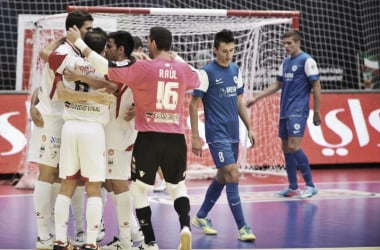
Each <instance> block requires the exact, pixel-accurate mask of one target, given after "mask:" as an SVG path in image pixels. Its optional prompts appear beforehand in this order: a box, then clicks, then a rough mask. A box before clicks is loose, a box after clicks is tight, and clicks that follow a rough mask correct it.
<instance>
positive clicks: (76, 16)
mask: <svg viewBox="0 0 380 250" xmlns="http://www.w3.org/2000/svg"><path fill="white" fill-rule="evenodd" d="M86 21H94V18H93V17H92V16H91V14H90V13H89V12H87V11H84V10H76V11H73V12H70V13H69V14H67V17H66V23H65V26H66V30H69V28H71V27H73V26H74V25H76V26H77V27H78V29H80V28H81V27H82V26H83V24H84V22H86Z"/></svg>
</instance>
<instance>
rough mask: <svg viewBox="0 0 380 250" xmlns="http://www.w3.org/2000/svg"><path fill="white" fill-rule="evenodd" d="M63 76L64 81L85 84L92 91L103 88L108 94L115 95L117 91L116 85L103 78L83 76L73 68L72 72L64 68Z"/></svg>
mask: <svg viewBox="0 0 380 250" xmlns="http://www.w3.org/2000/svg"><path fill="white" fill-rule="evenodd" d="M63 75H64V76H65V79H67V80H68V81H72V82H75V81H81V82H85V83H87V84H88V85H89V86H90V87H91V88H93V89H103V88H105V89H106V90H107V92H109V93H115V92H116V90H117V89H118V85H117V84H116V83H113V82H110V81H107V80H105V79H104V78H99V77H95V76H89V75H85V74H83V73H82V72H81V71H80V70H79V69H77V68H75V69H74V70H71V69H68V68H66V69H65V71H64V72H63Z"/></svg>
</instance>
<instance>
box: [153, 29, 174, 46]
mask: <svg viewBox="0 0 380 250" xmlns="http://www.w3.org/2000/svg"><path fill="white" fill-rule="evenodd" d="M149 38H150V40H151V41H155V42H156V46H157V49H158V50H163V51H170V47H171V46H172V33H171V32H170V31H169V30H168V29H166V28H164V27H158V26H157V27H152V28H150V32H149Z"/></svg>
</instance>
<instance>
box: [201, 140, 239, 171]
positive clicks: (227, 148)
mask: <svg viewBox="0 0 380 250" xmlns="http://www.w3.org/2000/svg"><path fill="white" fill-rule="evenodd" d="M208 147H209V148H210V153H211V156H212V158H213V160H214V163H215V165H216V167H217V168H221V167H223V166H226V165H229V164H236V163H237V159H238V157H239V142H232V143H231V142H213V143H210V144H209V145H208Z"/></svg>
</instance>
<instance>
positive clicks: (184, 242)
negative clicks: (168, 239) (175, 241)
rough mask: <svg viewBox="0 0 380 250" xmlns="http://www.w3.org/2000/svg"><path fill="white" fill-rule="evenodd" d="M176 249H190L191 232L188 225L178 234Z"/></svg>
mask: <svg viewBox="0 0 380 250" xmlns="http://www.w3.org/2000/svg"><path fill="white" fill-rule="evenodd" d="M178 250H191V232H190V228H189V227H186V226H185V227H183V228H182V230H181V234H180V243H179V246H178Z"/></svg>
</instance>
